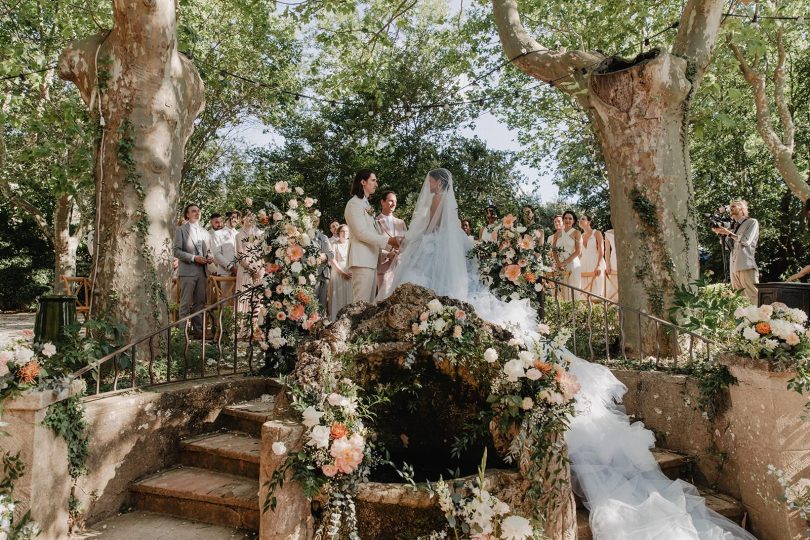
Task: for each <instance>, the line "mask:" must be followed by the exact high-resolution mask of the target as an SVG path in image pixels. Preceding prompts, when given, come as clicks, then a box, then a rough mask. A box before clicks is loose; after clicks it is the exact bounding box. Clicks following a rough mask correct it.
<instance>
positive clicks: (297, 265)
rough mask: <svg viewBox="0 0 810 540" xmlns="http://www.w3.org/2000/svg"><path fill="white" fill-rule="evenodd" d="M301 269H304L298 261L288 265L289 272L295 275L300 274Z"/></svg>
mask: <svg viewBox="0 0 810 540" xmlns="http://www.w3.org/2000/svg"><path fill="white" fill-rule="evenodd" d="M303 269H304V267H303V266H301V263H300V262H298V261H295V262H294V263H292V264H291V265H290V270H291V271H292V272H294V273H296V274H297V273H298V272H300V271H301V270H303Z"/></svg>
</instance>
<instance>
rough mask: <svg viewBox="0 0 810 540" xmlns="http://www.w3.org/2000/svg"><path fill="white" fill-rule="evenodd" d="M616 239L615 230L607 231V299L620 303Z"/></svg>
mask: <svg viewBox="0 0 810 540" xmlns="http://www.w3.org/2000/svg"><path fill="white" fill-rule="evenodd" d="M616 270H617V266H616V238H615V236H614V235H613V229H609V230H607V231H605V298H607V299H608V300H612V301H614V302H618V301H619V276H618V274H617V273H616Z"/></svg>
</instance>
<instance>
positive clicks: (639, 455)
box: [394, 169, 756, 540]
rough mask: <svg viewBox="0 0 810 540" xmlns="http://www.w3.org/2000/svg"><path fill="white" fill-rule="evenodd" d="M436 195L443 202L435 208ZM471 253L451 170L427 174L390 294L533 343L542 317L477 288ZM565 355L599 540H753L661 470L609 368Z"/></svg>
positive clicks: (580, 465)
mask: <svg viewBox="0 0 810 540" xmlns="http://www.w3.org/2000/svg"><path fill="white" fill-rule="evenodd" d="M432 175H433V176H432ZM431 178H433V181H431ZM436 196H440V197H441V201H440V202H439V204H433V203H434V197H436ZM470 247H471V244H470V242H469V239H468V238H467V237H466V235H465V234H464V233H463V231H462V230H461V226H460V222H459V221H458V210H457V206H456V200H455V194H454V192H453V182H452V175H450V173H449V171H446V170H445V169H437V170H435V171H431V172H430V173H429V174H428V178H426V179H425V183H424V185H423V187H422V191H421V192H420V195H419V200H418V201H417V204H416V209H415V210H414V217H413V219H412V221H411V224H410V227H409V231H408V236H406V242H405V245H404V246H403V251H402V253H401V255H400V257H399V259H400V264H399V266H398V267H397V269H396V271H395V275H394V288H396V286H398V285H399V284H402V283H406V282H409V283H416V284H418V285H422V286H424V287H428V288H430V289H433V290H434V291H435V292H436V293H437V294H439V295H445V296H451V297H453V298H457V299H459V300H462V301H465V302H468V303H469V304H471V305H472V306H473V307H474V308H475V310H476V312H477V313H478V315H479V316H480V317H481V318H482V319H484V320H487V321H489V322H492V323H495V324H500V325H504V326H507V327H511V328H512V329H513V331H514V333H515V334H516V335H519V336H520V337H522V338H524V339H526V340H530V339H532V338H535V337H536V336H537V334H536V328H537V322H538V321H537V314H536V312H535V311H534V310H533V309H532V308H531V307H530V306H529V304H528V301H525V300H524V301H512V302H504V301H502V300H500V299H498V298H497V297H495V295H493V294H492V293H491V292H490V291H489V290H488V289H487V288H485V287H484V286H483V285H481V283H480V282H479V280H478V275H477V270H476V269H475V265H474V264H473V265H468V264H467V259H466V252H467V251H468V250H469V248H470ZM563 354H564V355H565V357H566V360H568V361H569V364H570V371H571V373H573V374H574V375H575V376H576V377H577V379H579V382H580V385H581V389H580V391H579V393H578V394H577V398H576V411H577V414H576V416H575V417H574V418H573V419H572V421H571V426H570V429H569V431H568V432H567V434H566V440H567V442H568V451H569V455H570V460H571V470H572V475H573V481H574V487H575V489H576V490H577V492H578V493H580V494H581V495H582V496H583V498H584V500H585V505H586V507H587V508H588V509H589V510H590V524H591V530H592V531H593V535H594V538H596V539H597V540H691V539H701V540H732V539H744V540H756V539H755V537H754V536H753V535H751V534H749V533H748V532H746V531H745V530H743V529H742V528H741V527H739V526H737V525H736V524H734V523H732V522H731V521H729V520H728V519H726V518H724V517H723V516H721V515H720V514H717V513H716V512H713V511H712V510H709V509H708V508H706V504H705V500H704V499H703V498H702V497H701V496H700V495H699V494H698V491H697V489H696V488H695V487H694V486H692V485H691V484H689V483H687V482H684V481H682V480H674V481H673V480H670V479H669V478H667V477H666V476H665V475H664V474H663V473H662V472H661V469H660V468H659V466H658V464H657V462H656V460H655V458H654V457H653V455H652V452H651V451H650V449H651V448H652V447H653V446H654V443H655V438H654V436H653V434H652V432H651V431H649V430H648V429H645V428H644V425H643V424H642V423H641V422H634V423H631V422H630V420H629V418H628V417H627V415H626V414H625V412H624V408H623V407H622V406H621V405H620V404H619V403H620V402H621V399H622V396H623V395H624V393H625V392H626V390H627V388H626V387H625V386H624V384H622V383H621V381H619V380H618V379H617V378H616V377H615V376H614V375H613V373H611V371H610V370H609V369H608V368H607V367H605V366H602V365H599V364H592V363H590V362H587V361H585V360H583V359H581V358H578V357H576V356H575V355H574V354H573V353H571V352H570V351H567V350H565V351H563Z"/></svg>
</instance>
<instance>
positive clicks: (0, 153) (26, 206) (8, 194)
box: [0, 133, 53, 242]
mask: <svg viewBox="0 0 810 540" xmlns="http://www.w3.org/2000/svg"><path fill="white" fill-rule="evenodd" d="M6 154H7V150H6V138H5V136H4V135H3V134H2V133H0V171H2V170H3V168H4V166H5V163H6ZM0 193H2V194H3V196H4V197H5V198H6V199H8V202H10V203H11V204H13V205H14V206H16V207H17V208H19V209H20V210H22V211H23V212H26V213H27V214H28V215H30V216H31V217H32V218H33V219H34V222H36V224H37V227H39V229H40V231H42V234H43V235H44V236H45V238H47V239H48V240H50V241H51V242H53V234H52V231H51V230H50V228H49V227H48V221H47V220H46V219H45V216H44V215H42V212H40V211H39V209H38V208H37V207H36V206H34V205H33V204H31V203H29V202H28V201H26V200H25V199H23V198H22V197H20V196H19V195H17V194H16V193H14V190H13V189H12V187H11V184H9V183H8V180H7V179H6V177H5V175H3V174H0Z"/></svg>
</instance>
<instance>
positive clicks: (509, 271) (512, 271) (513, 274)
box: [503, 264, 520, 283]
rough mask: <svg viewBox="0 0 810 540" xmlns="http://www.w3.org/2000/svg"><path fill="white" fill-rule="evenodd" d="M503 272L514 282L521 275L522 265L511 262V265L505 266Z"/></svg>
mask: <svg viewBox="0 0 810 540" xmlns="http://www.w3.org/2000/svg"><path fill="white" fill-rule="evenodd" d="M503 274H504V276H506V279H508V280H509V281H511V282H512V283H514V282H516V281H517V280H518V278H519V277H520V266H518V265H516V264H510V265H509V266H507V267H506V268H504V270H503Z"/></svg>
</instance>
